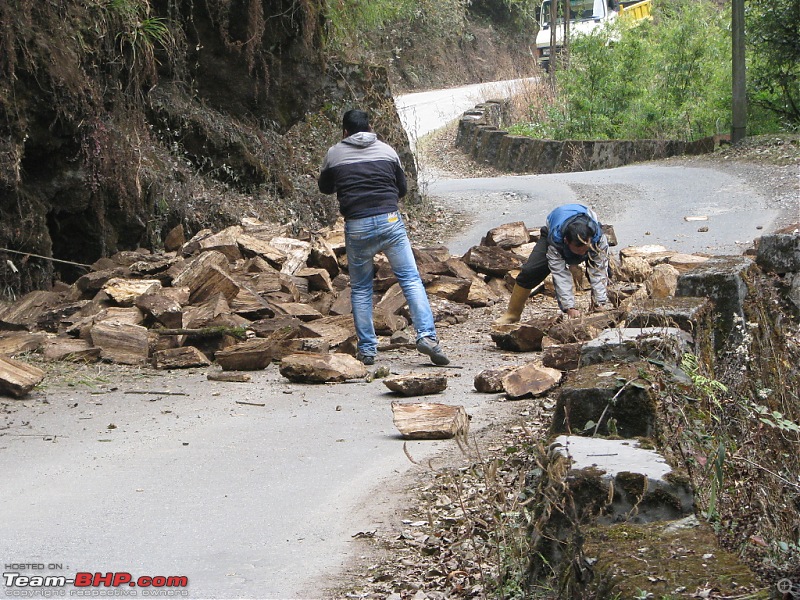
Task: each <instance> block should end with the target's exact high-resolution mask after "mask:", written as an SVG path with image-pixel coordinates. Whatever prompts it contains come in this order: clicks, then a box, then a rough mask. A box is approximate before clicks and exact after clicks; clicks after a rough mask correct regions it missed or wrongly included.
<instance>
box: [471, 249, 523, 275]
mask: <svg viewBox="0 0 800 600" xmlns="http://www.w3.org/2000/svg"><path fill="white" fill-rule="evenodd" d="M462 260H463V261H464V262H465V263H467V265H469V266H470V267H471V268H472V270H473V271H477V272H478V273H484V274H485V275H491V276H493V277H503V275H505V274H506V273H508V272H509V271H511V270H512V269H518V268H519V267H520V264H521V263H522V259H521V258H520V257H519V256H518V255H516V254H514V253H513V252H509V251H508V250H503V249H502V248H500V247H499V246H473V247H472V248H470V249H469V250H467V252H466V254H465V255H464V256H463V258H462Z"/></svg>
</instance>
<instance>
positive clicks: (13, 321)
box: [0, 288, 99, 331]
mask: <svg viewBox="0 0 800 600" xmlns="http://www.w3.org/2000/svg"><path fill="white" fill-rule="evenodd" d="M98 289H99V288H98ZM60 298H61V297H60V296H59V295H58V294H57V293H55V292H47V291H42V290H37V291H33V292H29V293H27V294H25V295H24V296H23V297H22V298H20V299H19V300H17V301H16V302H14V303H13V304H11V305H10V306H8V307H6V308H5V309H3V308H0V326H2V327H3V328H4V329H27V330H29V331H30V330H32V329H33V328H34V326H35V325H36V321H37V319H38V318H39V316H40V315H41V314H42V313H44V312H45V311H46V310H49V309H51V308H52V307H53V306H55V305H56V304H58V302H59V301H60Z"/></svg>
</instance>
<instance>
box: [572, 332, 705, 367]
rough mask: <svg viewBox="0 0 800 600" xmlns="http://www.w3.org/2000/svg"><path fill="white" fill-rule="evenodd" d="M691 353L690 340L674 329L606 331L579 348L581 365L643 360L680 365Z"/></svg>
mask: <svg viewBox="0 0 800 600" xmlns="http://www.w3.org/2000/svg"><path fill="white" fill-rule="evenodd" d="M693 350H694V339H693V338H692V336H691V335H689V334H688V333H686V332H685V331H683V330H681V329H678V328H677V327H625V328H621V329H606V330H605V331H603V332H602V333H601V334H600V335H599V336H597V337H596V338H595V339H593V340H591V341H590V342H587V343H585V344H584V345H583V348H581V365H584V366H586V365H593V364H597V363H603V362H634V361H638V360H641V359H643V358H650V359H655V360H661V361H665V362H673V363H675V364H678V363H680V359H681V356H683V355H684V354H685V353H686V352H692V351H693Z"/></svg>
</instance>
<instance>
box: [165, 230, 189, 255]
mask: <svg viewBox="0 0 800 600" xmlns="http://www.w3.org/2000/svg"><path fill="white" fill-rule="evenodd" d="M185 243H186V237H185V235H184V232H183V225H182V224H180V223H179V224H178V225H176V226H175V227H173V228H172V229H170V230H169V233H167V236H166V237H165V238H164V250H166V251H167V252H175V251H176V250H180V248H181V246H183V245H184V244H185Z"/></svg>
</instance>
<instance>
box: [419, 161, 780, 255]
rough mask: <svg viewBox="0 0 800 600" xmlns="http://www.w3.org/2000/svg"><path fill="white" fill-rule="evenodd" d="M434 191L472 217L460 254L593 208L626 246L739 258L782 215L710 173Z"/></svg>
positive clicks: (657, 172) (682, 169)
mask: <svg viewBox="0 0 800 600" xmlns="http://www.w3.org/2000/svg"><path fill="white" fill-rule="evenodd" d="M428 192H429V193H430V194H431V195H432V196H435V197H437V198H439V199H440V201H441V202H443V203H444V204H445V205H448V206H450V207H451V208H452V209H453V210H457V211H462V212H464V213H465V214H467V215H468V216H469V217H468V218H469V221H470V222H471V226H470V227H469V228H468V229H467V231H466V232H461V233H459V234H458V236H457V237H455V238H451V239H448V240H444V241H445V243H446V245H447V246H448V248H449V249H450V251H451V252H453V253H454V254H463V253H464V252H465V251H466V250H468V249H469V248H470V247H471V246H473V245H475V244H478V243H479V242H480V239H481V237H482V236H483V235H484V234H485V233H486V232H487V231H488V230H489V229H491V228H492V227H496V226H497V225H500V224H502V223H507V222H511V221H523V222H525V223H526V224H527V225H528V226H529V227H539V226H541V225H544V224H545V218H546V217H547V214H548V213H549V212H550V211H551V210H552V209H553V208H555V207H556V206H558V205H560V204H566V203H568V202H580V203H582V204H588V205H590V206H592V207H593V208H594V209H595V211H596V212H597V213H598V215H599V217H600V219H601V221H602V222H604V223H610V224H612V225H614V231H615V233H616V235H617V238H618V240H619V245H620V247H625V246H643V245H652V244H655V245H661V246H665V247H666V248H668V249H671V250H677V251H679V252H685V253H695V252H699V253H708V254H715V255H722V254H736V255H739V254H741V253H742V252H743V251H744V250H745V249H746V248H748V247H749V246H751V245H752V242H753V240H754V239H755V238H757V237H759V236H761V235H763V234H764V233H766V232H768V231H771V230H772V229H774V224H775V223H776V221H777V220H778V218H779V217H780V216H781V211H780V210H779V209H778V208H776V207H773V206H771V205H770V199H769V198H768V197H767V196H766V195H765V194H764V193H763V192H762V191H760V190H757V189H753V188H752V187H751V186H750V185H748V184H747V183H746V182H744V181H742V180H741V179H740V178H738V177H736V176H734V175H731V174H730V173H726V172H723V171H720V170H716V169H712V168H700V167H687V166H677V165H676V166H665V165H663V164H652V165H647V164H643V165H631V166H626V167H620V168H616V169H606V170H602V171H586V172H582V173H559V174H553V175H528V176H516V177H497V178H487V179H459V180H440V181H432V182H430V183H429V184H428Z"/></svg>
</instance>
